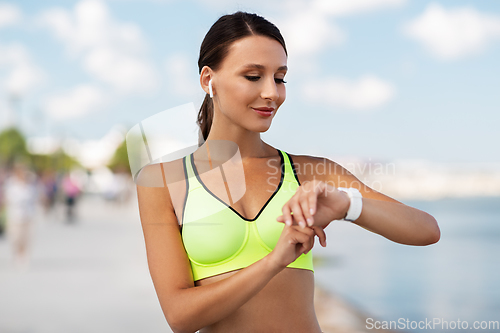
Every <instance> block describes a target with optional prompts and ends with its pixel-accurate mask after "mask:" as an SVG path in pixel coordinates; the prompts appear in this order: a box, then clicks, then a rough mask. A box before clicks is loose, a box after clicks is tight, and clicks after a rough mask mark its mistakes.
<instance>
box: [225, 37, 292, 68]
mask: <svg viewBox="0 0 500 333" xmlns="http://www.w3.org/2000/svg"><path fill="white" fill-rule="evenodd" d="M286 62H287V57H286V53H285V50H284V49H283V46H281V44H280V43H279V42H278V41H277V40H274V39H272V38H269V37H264V36H249V37H245V38H242V39H239V40H237V41H236V42H234V43H233V44H231V46H230V47H229V52H228V54H227V56H226V58H225V59H224V61H223V63H222V68H224V67H226V69H228V68H232V69H238V68H241V67H244V66H245V65H247V64H249V63H250V64H260V65H264V66H265V67H266V68H267V69H271V70H273V71H274V70H276V69H277V68H278V67H281V66H286Z"/></svg>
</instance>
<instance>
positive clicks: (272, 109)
mask: <svg viewBox="0 0 500 333" xmlns="http://www.w3.org/2000/svg"><path fill="white" fill-rule="evenodd" d="M252 109H254V110H258V111H263V112H272V111H274V108H266V107H261V108H252Z"/></svg>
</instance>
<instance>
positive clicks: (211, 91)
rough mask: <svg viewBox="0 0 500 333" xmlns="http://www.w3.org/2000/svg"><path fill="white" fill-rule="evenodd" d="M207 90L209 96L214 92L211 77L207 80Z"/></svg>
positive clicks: (212, 95)
mask: <svg viewBox="0 0 500 333" xmlns="http://www.w3.org/2000/svg"><path fill="white" fill-rule="evenodd" d="M208 91H209V92H210V98H213V97H214V92H213V90H212V79H210V81H208Z"/></svg>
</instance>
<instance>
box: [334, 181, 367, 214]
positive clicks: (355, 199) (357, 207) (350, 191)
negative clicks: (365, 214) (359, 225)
mask: <svg viewBox="0 0 500 333" xmlns="http://www.w3.org/2000/svg"><path fill="white" fill-rule="evenodd" d="M337 190H339V191H342V192H345V193H347V195H348V196H349V199H350V200H351V204H350V205H349V209H348V210H347V215H346V216H345V217H344V218H343V219H342V220H343V221H349V222H354V221H355V220H357V219H358V217H359V216H360V215H361V210H362V209H363V196H362V195H361V193H360V192H359V191H358V189H355V188H353V187H350V188H345V187H338V188H337Z"/></svg>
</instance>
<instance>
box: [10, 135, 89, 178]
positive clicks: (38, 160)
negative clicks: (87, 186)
mask: <svg viewBox="0 0 500 333" xmlns="http://www.w3.org/2000/svg"><path fill="white" fill-rule="evenodd" d="M16 162H21V163H23V164H25V165H29V166H31V167H33V169H34V171H35V172H43V171H49V170H53V171H69V170H70V169H72V168H74V167H75V166H79V165H80V164H79V163H78V161H76V160H75V159H74V158H72V157H71V156H69V155H67V154H66V153H64V151H62V149H59V150H58V151H56V152H55V153H53V154H49V155H36V154H30V153H29V152H28V150H27V148H26V139H25V138H24V136H23V134H22V133H21V132H20V131H19V130H18V129H17V128H14V127H11V128H7V129H5V130H3V131H2V132H0V168H11V167H12V166H13V165H14V163H16Z"/></svg>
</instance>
